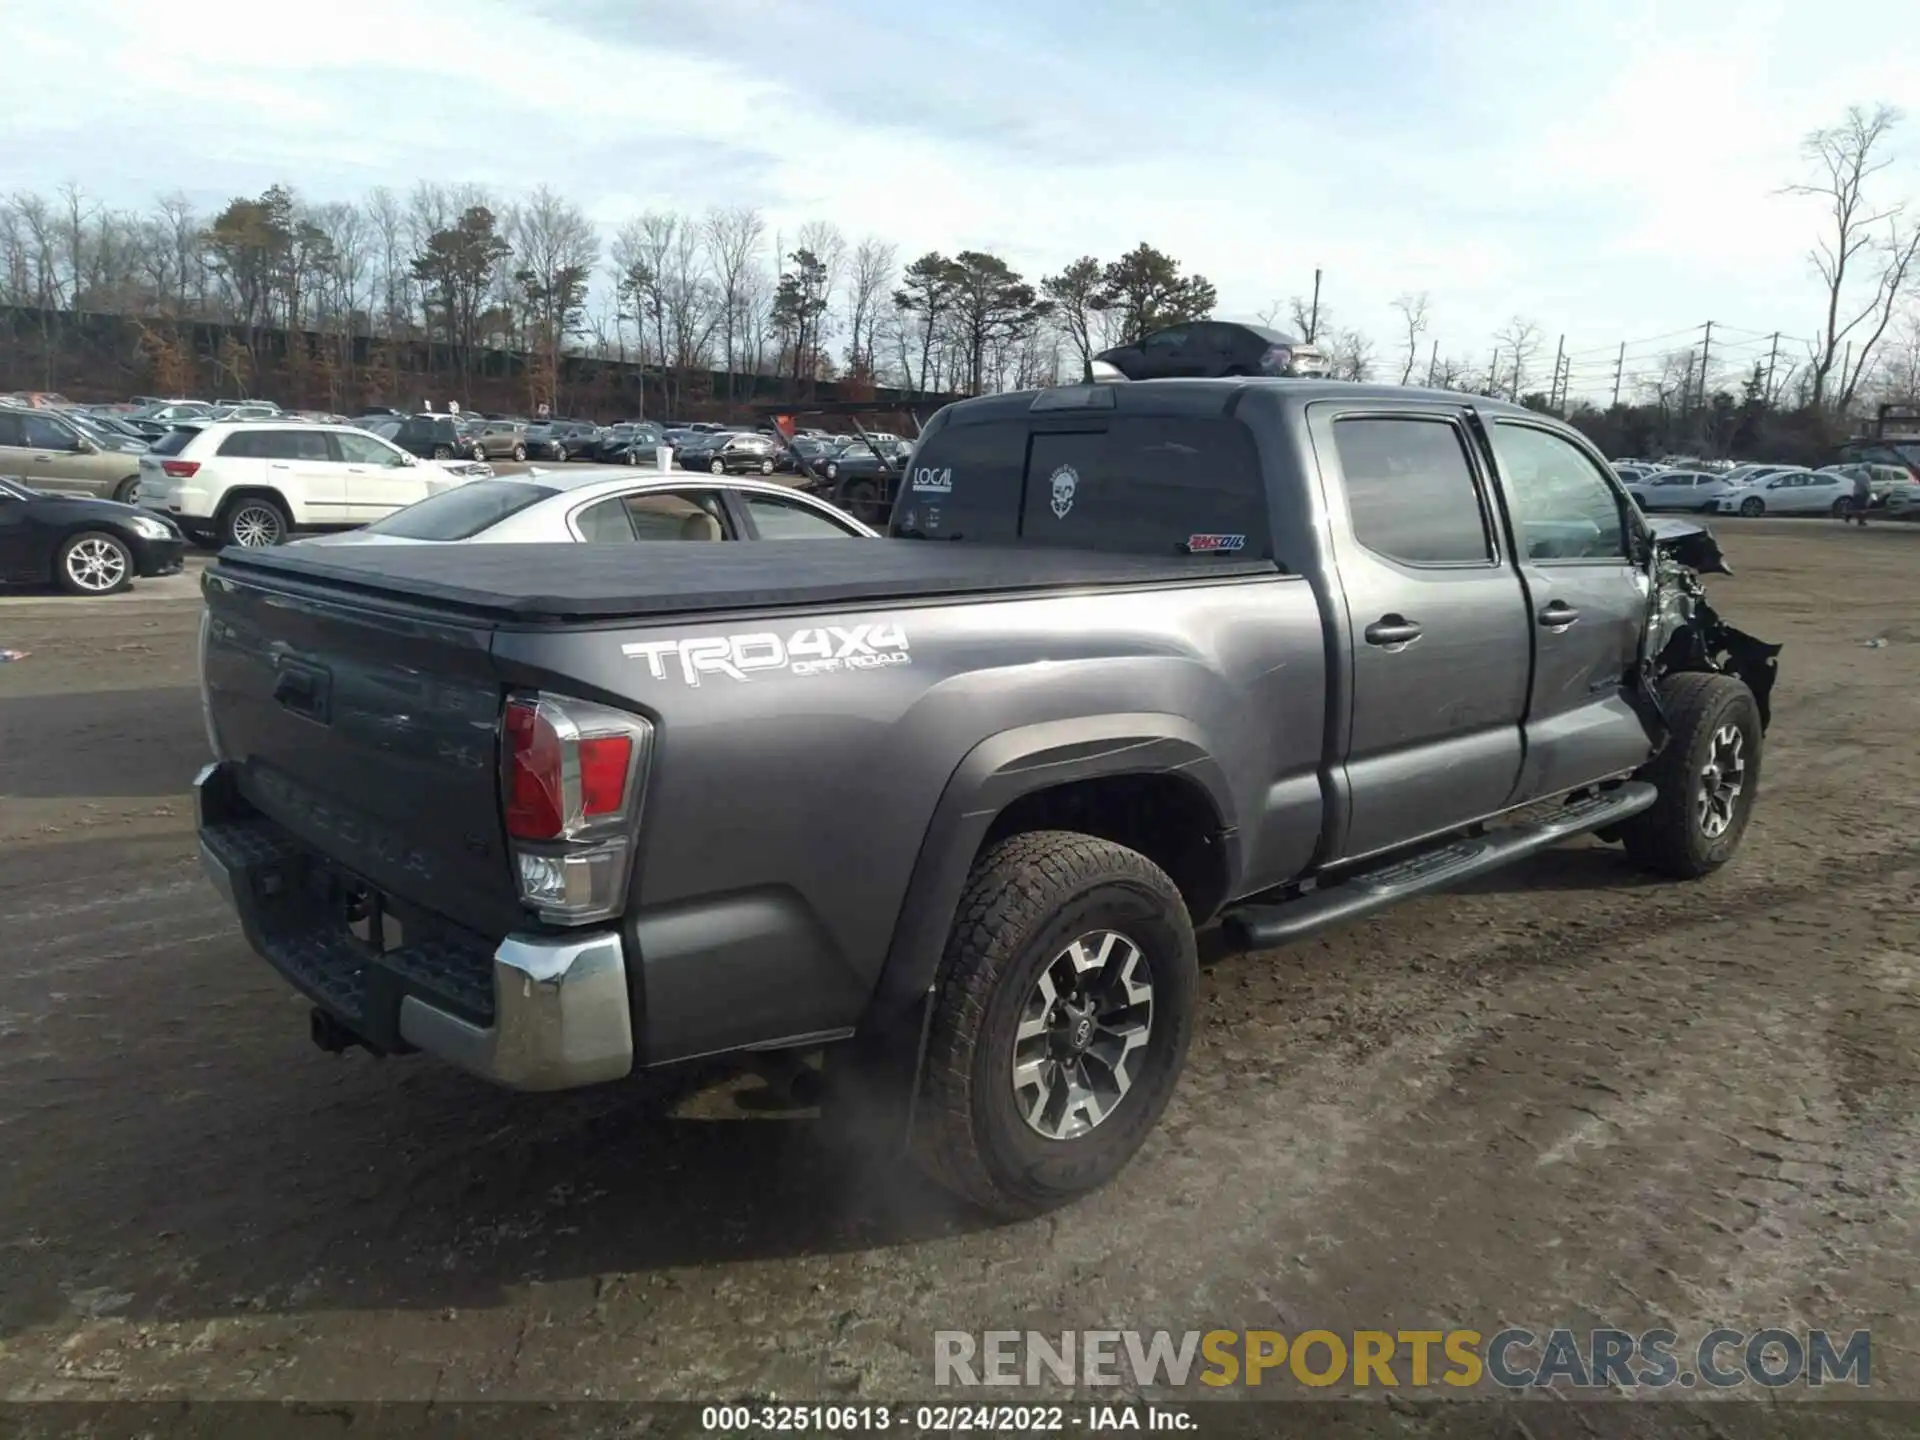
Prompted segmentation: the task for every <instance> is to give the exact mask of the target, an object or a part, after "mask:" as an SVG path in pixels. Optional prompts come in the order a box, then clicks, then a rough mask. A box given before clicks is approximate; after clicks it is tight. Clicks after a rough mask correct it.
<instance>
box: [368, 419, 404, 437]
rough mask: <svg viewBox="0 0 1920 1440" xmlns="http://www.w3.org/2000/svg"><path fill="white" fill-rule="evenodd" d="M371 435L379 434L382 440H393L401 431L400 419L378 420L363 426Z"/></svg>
mask: <svg viewBox="0 0 1920 1440" xmlns="http://www.w3.org/2000/svg"><path fill="white" fill-rule="evenodd" d="M362 428H363V429H364V430H365V431H366V432H367V433H368V434H369V435H378V436H379V437H380V438H381V439H382V440H391V439H393V437H394V436H396V435H398V434H399V433H400V422H399V421H398V420H377V421H375V422H374V423H373V424H371V425H366V426H363V427H362Z"/></svg>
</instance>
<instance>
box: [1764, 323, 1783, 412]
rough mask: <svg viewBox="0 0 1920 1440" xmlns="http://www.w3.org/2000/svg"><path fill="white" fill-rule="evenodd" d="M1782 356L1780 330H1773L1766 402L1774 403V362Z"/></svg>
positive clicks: (1768, 356)
mask: <svg viewBox="0 0 1920 1440" xmlns="http://www.w3.org/2000/svg"><path fill="white" fill-rule="evenodd" d="M1779 358H1780V332H1779V331H1778V330H1776V331H1774V332H1773V347H1772V348H1771V349H1770V350H1768V351H1767V393H1766V397H1765V398H1766V402H1767V404H1768V405H1769V406H1771V405H1772V404H1773V363H1774V361H1776V360H1778V359H1779Z"/></svg>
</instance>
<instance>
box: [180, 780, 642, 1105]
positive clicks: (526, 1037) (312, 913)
mask: <svg viewBox="0 0 1920 1440" xmlns="http://www.w3.org/2000/svg"><path fill="white" fill-rule="evenodd" d="M194 796H195V802H196V807H197V809H198V814H199V825H200V864H201V868H202V869H203V870H205V872H206V875H207V879H208V880H209V881H210V882H212V884H213V887H214V888H215V889H216V890H218V891H219V892H220V894H221V896H222V897H223V898H225V899H226V901H227V902H228V903H229V904H231V905H232V906H233V907H234V910H235V911H236V913H237V914H238V915H239V917H240V925H241V929H242V930H243V931H244V932H245V934H246V937H247V942H248V943H249V944H250V945H252V946H253V948H254V949H255V950H256V951H257V952H258V953H259V954H260V955H261V956H262V957H263V958H264V959H266V960H267V961H268V963H270V964H271V965H272V966H273V967H274V968H275V969H276V970H278V971H279V972H280V973H281V975H282V976H283V977H285V978H286V980H287V981H288V982H289V983H290V984H292V985H293V986H294V988H295V989H297V990H299V991H300V992H301V993H302V994H303V995H305V996H306V997H307V998H308V999H309V1000H311V1001H313V1002H314V1004H315V1005H316V1006H318V1007H320V1008H321V1009H322V1010H323V1011H325V1012H326V1014H327V1015H329V1016H330V1017H331V1018H332V1019H333V1020H334V1021H335V1022H337V1023H338V1024H339V1025H341V1026H343V1027H344V1028H345V1029H346V1030H348V1031H350V1032H351V1033H352V1034H353V1035H354V1036H356V1037H358V1038H359V1039H360V1041H361V1042H362V1043H363V1044H365V1045H366V1046H367V1048H368V1049H370V1050H372V1051H374V1052H375V1053H376V1054H388V1053H395V1052H400V1051H406V1050H423V1051H425V1052H427V1053H428V1054H430V1055H435V1056H438V1057H439V1058H440V1059H443V1060H446V1061H449V1062H451V1063H452V1064H455V1065H458V1066H460V1067H461V1068H462V1069H465V1070H469V1071H472V1072H473V1073H474V1074H476V1075H479V1076H481V1077H482V1078H484V1079H487V1080H491V1081H493V1082H494V1083H495V1084H497V1085H503V1086H506V1087H508V1088H509V1089H514V1090H568V1089H573V1088H576V1087H578V1086H582V1085H593V1084H598V1083H600V1082H602V1081H606V1080H616V1079H619V1078H620V1077H621V1076H623V1075H626V1074H628V1073H629V1072H630V1071H631V1070H632V1069H633V1026H632V1017H631V1013H630V1009H629V1005H628V1000H627V973H626V961H625V953H624V948H623V946H622V944H621V940H620V936H619V933H618V932H617V931H613V930H591V931H580V932H577V933H570V934H566V935H510V936H508V937H507V938H506V939H505V940H502V941H501V942H500V943H499V944H498V945H491V944H489V942H487V941H486V940H484V939H482V938H481V937H479V936H476V935H471V934H468V933H465V932H462V931H460V930H459V929H458V928H457V927H455V926H452V925H444V926H440V927H436V928H435V929H434V930H433V931H432V932H431V933H429V934H423V935H422V936H420V937H419V938H417V939H416V938H415V937H413V936H411V935H406V936H403V940H404V941H405V943H404V944H402V945H401V946H400V947H399V948H397V949H394V950H390V951H385V952H384V953H383V952H380V951H376V950H375V949H374V948H373V947H372V946H370V945H369V944H368V943H367V942H365V941H364V940H362V939H360V938H358V937H356V936H355V935H354V934H353V933H352V932H351V930H350V929H349V928H348V926H347V925H346V923H344V921H343V920H342V919H341V918H340V917H339V916H338V915H337V914H336V913H334V912H332V911H330V910H328V909H327V908H326V907H324V906H321V905H318V904H316V903H314V901H313V899H312V897H311V895H310V894H309V893H308V890H309V888H310V887H309V886H307V885H306V884H305V883H303V882H304V881H306V880H308V879H310V878H311V876H310V875H308V874H305V873H303V872H307V871H310V870H311V869H312V868H313V867H315V866H316V865H317V866H322V867H324V866H326V864H327V862H326V861H324V859H322V858H321V857H317V856H314V855H312V854H311V853H310V852H307V851H306V850H305V849H304V848H303V847H301V846H300V845H299V843H298V842H297V841H295V840H294V839H293V837H292V836H290V835H289V834H288V833H287V832H286V831H285V830H283V829H282V828H281V827H280V826H278V825H276V824H275V823H274V822H273V821H272V820H269V819H267V818H265V817H263V816H261V815H259V814H257V813H254V812H252V811H251V809H250V808H249V807H247V806H245V804H244V802H242V801H240V800H239V798H238V795H237V793H236V791H235V789H234V787H233V785H232V783H231V778H230V777H229V776H226V775H225V774H223V773H222V767H221V766H219V765H217V764H215V765H208V766H206V767H205V768H204V769H202V770H201V772H200V774H199V776H198V777H197V778H196V779H195V781H194Z"/></svg>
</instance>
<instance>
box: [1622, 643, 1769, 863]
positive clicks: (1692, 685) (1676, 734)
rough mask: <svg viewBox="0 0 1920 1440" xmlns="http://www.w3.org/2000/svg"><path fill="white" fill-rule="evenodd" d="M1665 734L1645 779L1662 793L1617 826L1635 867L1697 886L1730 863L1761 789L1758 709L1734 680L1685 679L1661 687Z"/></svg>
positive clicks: (1696, 675)
mask: <svg viewBox="0 0 1920 1440" xmlns="http://www.w3.org/2000/svg"><path fill="white" fill-rule="evenodd" d="M1660 707H1661V709H1662V711H1664V712H1665V714H1666V718H1667V724H1668V726H1669V734H1668V738H1667V743H1666V747H1665V748H1664V749H1663V750H1661V752H1660V753H1659V754H1658V755H1657V756H1655V757H1654V759H1653V761H1652V763H1651V764H1649V765H1648V766H1647V768H1646V771H1645V772H1644V774H1643V776H1642V778H1644V779H1646V780H1648V781H1651V782H1652V783H1653V784H1654V785H1655V786H1656V787H1657V788H1658V789H1659V791H1660V798H1659V799H1658V800H1656V801H1655V802H1654V804H1653V806H1652V808H1651V809H1648V810H1643V811H1641V812H1640V813H1639V814H1638V815H1635V816H1634V817H1633V818H1632V819H1630V820H1627V821H1625V822H1624V823H1623V824H1622V825H1621V826H1620V838H1621V840H1622V841H1624V842H1625V844H1626V851H1627V855H1628V857H1629V858H1630V859H1632V860H1633V861H1634V862H1635V863H1636V864H1638V865H1640V866H1642V867H1644V868H1645V869H1648V870H1651V871H1653V872H1654V873H1655V874H1658V875H1667V876H1671V877H1672V878H1674V879H1676V880H1697V879H1699V878H1700V877H1701V876H1703V875H1707V874H1710V873H1712V872H1713V871H1715V870H1718V869H1719V868H1720V867H1721V866H1722V865H1724V864H1726V863H1727V861H1729V860H1731V859H1732V858H1733V852H1734V851H1735V850H1737V849H1739V847H1740V837H1741V836H1743V835H1744V834H1746V830H1747V821H1748V819H1749V818H1750V817H1751V816H1752V814H1753V802H1754V797H1755V796H1756V795H1757V794H1758V793H1759V788H1760V748H1761V742H1762V735H1761V731H1760V707H1759V705H1758V704H1757V703H1756V702H1755V700H1754V698H1753V692H1752V691H1751V690H1749V689H1747V687H1746V686H1745V685H1744V684H1742V683H1741V682H1740V681H1739V680H1736V679H1734V678H1733V677H1732V676H1731V675H1716V674H1710V673H1706V672H1702V671H1683V672H1682V673H1680V674H1678V675H1669V676H1668V677H1667V678H1666V679H1665V680H1663V681H1662V682H1661V684H1660Z"/></svg>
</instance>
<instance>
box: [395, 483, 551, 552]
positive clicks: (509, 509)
mask: <svg viewBox="0 0 1920 1440" xmlns="http://www.w3.org/2000/svg"><path fill="white" fill-rule="evenodd" d="M559 493H560V492H559V491H557V490H555V489H554V488H553V487H552V486H550V485H529V484H527V483H526V481H524V480H470V481H468V482H467V483H466V484H465V485H458V486H455V487H454V488H453V489H451V490H442V491H441V492H440V493H439V494H438V495H429V496H428V497H427V498H426V499H425V500H416V501H415V502H414V503H413V504H411V505H409V506H407V507H406V508H405V509H404V510H396V511H394V513H393V514H391V515H389V516H387V517H386V518H385V519H382V520H376V521H374V522H373V523H372V524H371V525H369V526H367V527H366V528H367V529H368V530H369V531H371V532H374V533H376V534H380V535H395V536H398V537H399V538H401V539H403V540H470V539H472V538H473V537H474V536H475V535H478V534H479V533H480V532H481V531H482V530H485V529H486V528H487V527H488V526H490V525H497V524H499V523H500V522H501V521H502V520H504V519H506V518H507V517H508V516H509V515H517V514H518V513H519V512H520V511H522V510H524V509H526V508H527V507H528V506H529V505H534V504H537V503H538V502H540V501H542V500H544V499H546V498H547V497H548V496H549V495H557V494H559Z"/></svg>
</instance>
